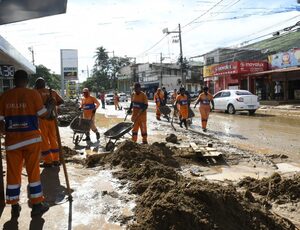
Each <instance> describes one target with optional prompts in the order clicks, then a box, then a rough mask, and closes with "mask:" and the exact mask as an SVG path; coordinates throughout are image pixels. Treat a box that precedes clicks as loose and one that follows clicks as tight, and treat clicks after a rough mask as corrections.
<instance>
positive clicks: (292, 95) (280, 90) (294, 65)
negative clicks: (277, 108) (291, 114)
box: [244, 48, 300, 101]
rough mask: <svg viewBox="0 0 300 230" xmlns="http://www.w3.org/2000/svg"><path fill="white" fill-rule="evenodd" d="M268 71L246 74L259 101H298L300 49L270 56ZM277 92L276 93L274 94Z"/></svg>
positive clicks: (299, 94)
mask: <svg viewBox="0 0 300 230" xmlns="http://www.w3.org/2000/svg"><path fill="white" fill-rule="evenodd" d="M268 59H269V67H270V69H271V70H269V71H261V72H257V73H251V74H246V75H245V76H244V77H247V78H249V77H250V78H251V79H253V81H254V82H255V86H256V87H255V91H254V93H256V94H257V95H258V96H259V97H260V99H261V100H277V101H287V100H300V67H299V66H300V49H299V48H294V49H291V50H289V51H287V52H281V53H277V54H274V55H270V56H269V57H268ZM276 91H277V92H276Z"/></svg>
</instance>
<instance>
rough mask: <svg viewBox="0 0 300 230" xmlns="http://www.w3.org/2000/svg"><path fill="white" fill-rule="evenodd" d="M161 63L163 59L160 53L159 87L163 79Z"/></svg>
mask: <svg viewBox="0 0 300 230" xmlns="http://www.w3.org/2000/svg"><path fill="white" fill-rule="evenodd" d="M162 61H163V57H162V53H160V83H159V85H160V86H159V87H162V84H163V83H162V78H163V71H162Z"/></svg>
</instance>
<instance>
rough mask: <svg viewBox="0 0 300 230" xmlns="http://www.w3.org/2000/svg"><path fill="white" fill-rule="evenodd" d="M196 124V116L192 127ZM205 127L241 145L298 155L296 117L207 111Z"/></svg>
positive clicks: (257, 150) (299, 127)
mask: <svg viewBox="0 0 300 230" xmlns="http://www.w3.org/2000/svg"><path fill="white" fill-rule="evenodd" d="M197 116H199V114H197ZM199 124H200V119H195V122H194V125H195V127H194V128H197V126H198V125H199ZM199 128H200V127H199ZM208 129H209V131H208V133H211V134H213V135H216V136H218V137H220V138H221V139H223V140H224V141H228V142H230V143H233V144H235V145H237V146H239V147H241V148H245V149H250V150H255V151H256V152H259V153H265V154H287V155H289V156H290V157H296V158H297V159H299V158H300V144H299V133H300V119H293V118H287V117H278V116H266V115H259V114H256V115H255V116H248V114H247V113H241V114H235V115H229V114H225V113H220V112H214V113H211V116H210V119H209V123H208Z"/></svg>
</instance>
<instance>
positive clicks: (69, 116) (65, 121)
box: [58, 101, 81, 127]
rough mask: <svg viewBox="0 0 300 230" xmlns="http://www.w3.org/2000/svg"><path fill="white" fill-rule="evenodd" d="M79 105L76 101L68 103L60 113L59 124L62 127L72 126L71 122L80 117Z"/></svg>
mask: <svg viewBox="0 0 300 230" xmlns="http://www.w3.org/2000/svg"><path fill="white" fill-rule="evenodd" d="M78 107H79V104H78V102H75V101H66V102H65V103H64V104H62V105H61V106H60V108H59V111H58V124H59V126H61V127H65V126H68V125H70V123H71V121H72V120H73V119H74V118H75V117H78V116H79V115H80V113H81V112H80V111H79V110H78Z"/></svg>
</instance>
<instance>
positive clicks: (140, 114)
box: [127, 83, 148, 144]
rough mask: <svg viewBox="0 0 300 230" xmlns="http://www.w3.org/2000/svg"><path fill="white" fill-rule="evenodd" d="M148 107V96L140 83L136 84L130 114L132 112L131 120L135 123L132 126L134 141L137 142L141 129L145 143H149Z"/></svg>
mask: <svg viewBox="0 0 300 230" xmlns="http://www.w3.org/2000/svg"><path fill="white" fill-rule="evenodd" d="M147 108H148V98H147V96H146V94H145V93H144V92H142V91H141V85H140V83H135V84H134V93H133V94H132V97H131V103H130V107H129V109H128V111H127V113H128V114H131V113H132V116H131V121H132V122H133V123H134V125H133V128H132V141H134V142H137V138H138V130H139V129H141V134H142V138H143V144H148V141H147Z"/></svg>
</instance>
